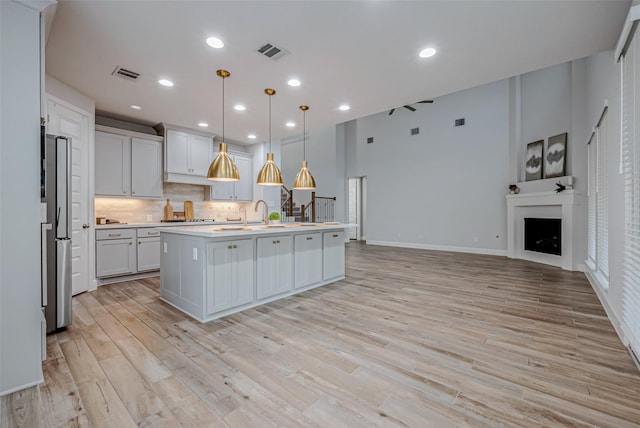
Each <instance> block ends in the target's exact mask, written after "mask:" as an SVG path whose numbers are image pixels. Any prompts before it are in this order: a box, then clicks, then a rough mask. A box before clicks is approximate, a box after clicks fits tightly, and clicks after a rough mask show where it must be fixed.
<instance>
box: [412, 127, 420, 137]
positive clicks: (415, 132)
mask: <svg viewBox="0 0 640 428" xmlns="http://www.w3.org/2000/svg"><path fill="white" fill-rule="evenodd" d="M419 133H420V128H411V135H418V134H419Z"/></svg>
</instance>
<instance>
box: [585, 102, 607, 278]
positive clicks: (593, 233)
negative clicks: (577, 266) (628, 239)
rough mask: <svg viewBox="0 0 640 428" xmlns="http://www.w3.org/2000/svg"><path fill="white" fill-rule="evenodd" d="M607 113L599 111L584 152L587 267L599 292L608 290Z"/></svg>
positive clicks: (605, 110)
mask: <svg viewBox="0 0 640 428" xmlns="http://www.w3.org/2000/svg"><path fill="white" fill-rule="evenodd" d="M608 110H609V109H608V107H605V109H604V110H603V112H602V115H601V116H600V120H599V121H598V124H597V125H596V127H595V129H594V131H593V134H592V135H591V139H590V140H589V147H588V150H587V156H588V163H587V221H588V236H587V267H588V268H589V270H590V271H591V273H592V274H593V276H594V277H595V278H596V280H597V282H598V284H599V285H600V286H601V287H603V288H609V214H608V195H607V193H608V179H607V112H608Z"/></svg>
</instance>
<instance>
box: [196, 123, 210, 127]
mask: <svg viewBox="0 0 640 428" xmlns="http://www.w3.org/2000/svg"><path fill="white" fill-rule="evenodd" d="M198 126H201V127H203V128H206V127H207V126H209V124H208V123H207V122H200V123H198Z"/></svg>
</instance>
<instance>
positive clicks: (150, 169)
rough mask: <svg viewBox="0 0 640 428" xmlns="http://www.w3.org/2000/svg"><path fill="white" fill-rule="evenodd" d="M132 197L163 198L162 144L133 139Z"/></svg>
mask: <svg viewBox="0 0 640 428" xmlns="http://www.w3.org/2000/svg"><path fill="white" fill-rule="evenodd" d="M131 196H134V197H137V198H162V143H161V142H159V141H152V140H143V139H141V138H132V139H131Z"/></svg>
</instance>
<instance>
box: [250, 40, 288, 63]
mask: <svg viewBox="0 0 640 428" xmlns="http://www.w3.org/2000/svg"><path fill="white" fill-rule="evenodd" d="M257 52H258V53H259V54H262V55H264V56H266V57H267V58H271V59H273V60H276V59H280V58H282V57H283V56H285V55H287V54H288V53H289V51H287V50H286V49H283V48H279V47H277V46H276V45H274V44H273V43H270V42H267V43H265V44H264V45H262V46H260V47H259V48H258V49H257Z"/></svg>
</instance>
